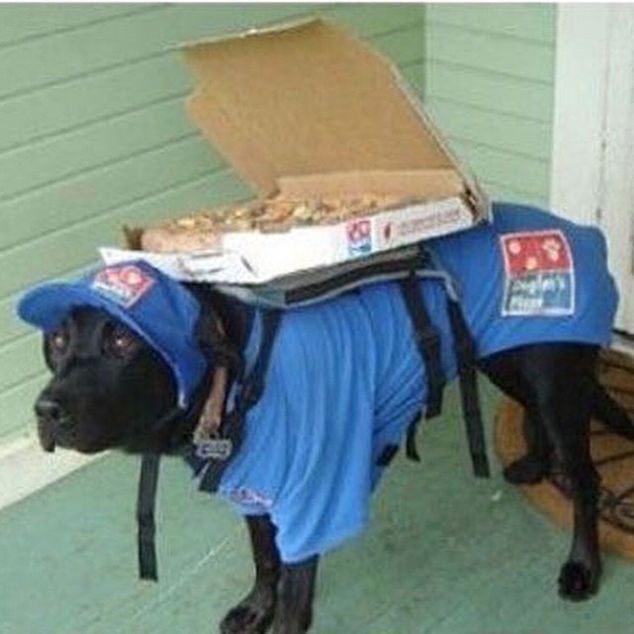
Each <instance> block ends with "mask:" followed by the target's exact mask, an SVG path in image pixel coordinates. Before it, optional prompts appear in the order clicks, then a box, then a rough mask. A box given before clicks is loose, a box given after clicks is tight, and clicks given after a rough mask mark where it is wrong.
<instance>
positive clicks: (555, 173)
mask: <svg viewBox="0 0 634 634" xmlns="http://www.w3.org/2000/svg"><path fill="white" fill-rule="evenodd" d="M557 16H558V17H557V53H556V67H555V104H554V106H555V108H554V116H553V148H552V172H551V200H550V202H551V207H552V209H553V210H554V211H555V212H557V213H560V214H561V215H563V216H565V217H567V218H570V219H571V220H576V221H578V222H582V223H586V224H595V225H598V226H600V227H601V228H602V229H603V231H604V233H605V234H606V236H607V239H608V244H609V251H608V253H609V264H610V269H611V271H612V273H613V274H614V276H615V279H616V280H617V284H618V286H619V289H620V291H621V302H620V306H619V312H618V314H617V319H616V323H617V326H618V327H619V328H622V329H624V330H627V331H629V332H634V171H633V169H632V166H633V165H634V6H633V5H627V4H624V5H617V4H603V5H598V4H586V5H575V4H561V5H559V6H558V13H557Z"/></svg>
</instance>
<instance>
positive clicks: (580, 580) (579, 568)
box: [558, 561, 599, 601]
mask: <svg viewBox="0 0 634 634" xmlns="http://www.w3.org/2000/svg"><path fill="white" fill-rule="evenodd" d="M558 584H559V596H560V597H561V598H562V599H567V600H568V601H585V600H586V599H589V598H590V597H592V596H593V595H594V594H596V592H597V590H598V588H599V574H598V572H594V571H593V570H592V569H591V568H589V567H588V566H586V565H585V564H582V563H581V562H578V561H568V562H566V563H565V564H564V565H563V566H562V568H561V572H560V573H559V579H558Z"/></svg>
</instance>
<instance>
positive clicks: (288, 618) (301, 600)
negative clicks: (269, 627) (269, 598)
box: [273, 556, 319, 634]
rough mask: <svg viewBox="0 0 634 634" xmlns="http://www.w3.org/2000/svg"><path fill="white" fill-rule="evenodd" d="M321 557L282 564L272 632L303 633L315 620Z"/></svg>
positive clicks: (275, 633)
mask: <svg viewBox="0 0 634 634" xmlns="http://www.w3.org/2000/svg"><path fill="white" fill-rule="evenodd" d="M318 563H319V557H317V556H315V557H311V558H310V559H306V560H305V561H302V562H300V563H296V564H282V569H281V573H280V581H279V584H278V588H277V606H276V608H275V619H274V621H273V634H304V632H307V631H308V629H309V628H310V625H311V623H312V620H313V597H314V595H315V578H316V577H317V565H318Z"/></svg>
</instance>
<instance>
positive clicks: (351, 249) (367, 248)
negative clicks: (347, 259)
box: [346, 218, 372, 256]
mask: <svg viewBox="0 0 634 634" xmlns="http://www.w3.org/2000/svg"><path fill="white" fill-rule="evenodd" d="M346 235H347V238H348V254H349V255H352V256H359V255H367V254H369V253H371V252H372V223H371V222H370V221H369V220H368V219H367V218H364V219H359V220H350V221H349V222H348V223H347V225H346Z"/></svg>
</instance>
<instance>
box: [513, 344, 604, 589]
mask: <svg viewBox="0 0 634 634" xmlns="http://www.w3.org/2000/svg"><path fill="white" fill-rule="evenodd" d="M596 354H597V350H596V349H595V348H593V347H591V346H582V345H570V344H551V345H543V346H535V347H533V348H531V349H530V350H528V351H527V353H526V355H525V357H524V368H525V372H526V377H527V379H528V380H529V382H530V384H531V387H532V390H533V392H534V398H535V404H536V406H537V407H538V410H539V418H540V420H541V421H542V422H543V424H544V427H545V428H546V431H547V433H548V435H549V437H550V439H551V441H552V443H553V446H554V448H555V452H556V454H557V456H558V460H559V461H560V463H561V466H562V468H563V471H564V474H565V476H566V477H567V478H568V480H569V483H570V495H571V498H572V503H573V510H574V526H573V540H572V546H571V549H570V554H569V556H568V559H567V561H566V563H564V565H563V566H562V568H561V571H560V575H559V580H558V582H559V594H560V595H561V596H562V597H563V598H566V599H570V600H577V601H578V600H582V599H587V598H589V597H590V596H592V595H593V594H594V593H595V592H596V590H597V588H598V583H599V577H600V575H601V561H600V554H599V540H598V498H599V476H598V473H597V471H596V469H595V468H594V464H593V463H592V458H591V456H590V418H591V414H592V411H593V407H592V403H593V400H592V390H593V385H594V381H595V378H594V364H595V360H596Z"/></svg>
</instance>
